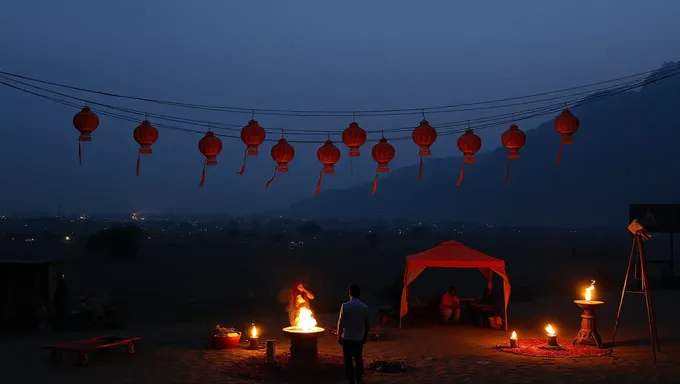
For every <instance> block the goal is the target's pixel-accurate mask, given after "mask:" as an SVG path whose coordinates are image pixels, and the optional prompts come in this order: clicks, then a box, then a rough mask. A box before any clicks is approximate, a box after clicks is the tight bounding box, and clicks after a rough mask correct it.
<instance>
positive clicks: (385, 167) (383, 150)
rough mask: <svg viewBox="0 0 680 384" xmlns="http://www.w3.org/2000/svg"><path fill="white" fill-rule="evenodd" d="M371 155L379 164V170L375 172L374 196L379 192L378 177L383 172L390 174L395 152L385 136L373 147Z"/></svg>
mask: <svg viewBox="0 0 680 384" xmlns="http://www.w3.org/2000/svg"><path fill="white" fill-rule="evenodd" d="M371 155H372V156H373V160H375V162H376V163H378V168H377V169H376V170H375V178H374V179H373V193H372V194H373V195H375V192H376V191H377V190H378V175H379V174H380V173H381V172H389V171H390V168H389V165H390V161H392V159H394V155H395V150H394V147H393V146H392V144H390V143H388V142H387V139H386V138H385V136H383V137H382V138H381V139H380V141H378V144H376V145H374V146H373V149H372V150H371Z"/></svg>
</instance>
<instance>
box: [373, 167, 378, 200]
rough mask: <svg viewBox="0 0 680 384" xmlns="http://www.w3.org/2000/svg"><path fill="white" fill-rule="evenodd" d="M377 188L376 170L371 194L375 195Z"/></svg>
mask: <svg viewBox="0 0 680 384" xmlns="http://www.w3.org/2000/svg"><path fill="white" fill-rule="evenodd" d="M377 190H378V170H376V171H375V178H374V179H373V193H372V194H373V195H375V191H377Z"/></svg>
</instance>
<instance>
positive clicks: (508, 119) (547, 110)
mask: <svg viewBox="0 0 680 384" xmlns="http://www.w3.org/2000/svg"><path fill="white" fill-rule="evenodd" d="M678 74H680V71H678V72H673V73H667V74H665V75H662V76H658V77H656V78H653V79H646V80H644V81H642V82H634V83H631V84H629V85H627V86H620V87H618V88H617V89H616V90H612V91H609V92H601V93H596V94H593V95H592V96H589V97H586V98H583V99H580V100H575V101H573V102H571V103H568V104H567V105H566V106H565V105H562V103H559V104H556V105H551V106H546V107H542V108H538V109H534V110H530V111H525V112H524V113H522V112H520V113H517V112H516V113H511V114H505V115H506V116H504V117H503V119H500V118H498V119H489V120H487V121H485V122H481V123H480V124H474V125H472V124H467V122H468V121H464V122H461V123H466V124H465V125H466V128H461V129H448V130H447V129H441V130H439V131H438V135H439V136H449V135H454V134H459V133H462V132H464V131H465V130H466V129H467V125H469V128H471V129H473V130H476V131H479V130H483V129H487V128H492V127H497V126H500V125H505V124H509V123H513V122H519V121H523V120H528V119H532V118H536V117H540V116H545V115H549V114H554V113H556V112H559V111H560V110H562V109H564V108H565V107H569V108H576V107H580V106H583V105H587V104H591V103H594V102H598V101H601V100H604V99H607V98H610V97H613V96H615V95H618V94H620V93H623V92H627V91H630V90H633V89H636V88H639V87H643V86H646V85H649V84H652V83H656V82H659V81H662V80H665V79H668V78H670V77H673V76H676V75H678ZM0 85H3V86H6V87H9V88H11V89H14V90H17V91H20V92H25V93H28V94H31V95H34V96H37V97H40V98H43V99H45V100H48V101H52V102H55V103H58V104H62V105H65V106H68V107H72V108H78V109H79V108H81V107H82V105H79V104H77V103H75V102H72V101H68V100H62V99H58V98H55V97H52V96H48V95H44V94H40V93H38V92H34V91H31V90H28V89H25V88H22V87H19V86H17V85H14V84H10V83H7V82H4V81H0ZM75 99H77V100H78V98H75ZM78 101H82V100H78ZM101 106H103V107H105V108H111V107H110V106H107V105H104V104H101ZM120 109H122V111H120V112H123V113H131V112H129V111H127V110H126V109H124V108H120ZM93 110H94V111H95V112H97V113H98V114H101V115H102V116H107V117H111V118H114V119H119V120H124V121H129V122H134V123H139V119H138V118H136V117H132V116H126V115H122V114H120V113H116V112H110V111H107V110H104V109H99V108H96V109H93ZM132 111H135V112H132V113H133V114H136V115H139V114H143V113H140V112H139V111H136V110H132ZM480 120H481V119H480ZM179 122H180V123H185V124H191V122H187V121H179ZM154 125H155V126H157V127H158V128H163V129H168V130H174V131H180V132H188V133H196V134H204V133H205V131H202V130H195V129H189V128H185V127H177V126H174V125H168V124H163V123H155V124H154ZM456 125H462V124H458V123H456ZM409 129H413V128H409ZM316 133H318V132H316ZM323 133H324V135H328V134H329V132H328V131H325V132H323ZM300 135H306V134H300ZM217 136H220V137H224V138H230V139H240V136H238V135H228V134H217ZM410 139H412V138H411V136H410V135H408V136H397V137H389V140H390V141H402V140H410ZM265 141H268V142H277V141H278V140H277V139H266V140H265ZM324 141H325V140H289V142H291V143H301V144H323V143H324ZM377 141H378V139H377V138H376V139H372V140H368V142H377Z"/></svg>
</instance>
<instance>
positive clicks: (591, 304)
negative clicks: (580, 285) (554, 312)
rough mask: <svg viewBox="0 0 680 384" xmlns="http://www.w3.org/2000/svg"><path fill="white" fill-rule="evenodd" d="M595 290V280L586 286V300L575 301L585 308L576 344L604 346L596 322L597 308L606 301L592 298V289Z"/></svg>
mask: <svg viewBox="0 0 680 384" xmlns="http://www.w3.org/2000/svg"><path fill="white" fill-rule="evenodd" d="M594 290H595V280H593V281H592V283H590V287H588V288H586V294H585V300H574V303H575V304H576V305H578V306H579V307H581V308H583V313H582V314H581V329H580V330H579V331H578V334H577V335H576V338H575V339H574V344H591V345H593V344H594V345H596V346H597V347H598V348H599V347H601V346H602V337H600V334H599V333H598V332H597V323H596V322H595V308H596V307H597V306H600V305H602V304H604V301H597V300H591V299H592V291H594Z"/></svg>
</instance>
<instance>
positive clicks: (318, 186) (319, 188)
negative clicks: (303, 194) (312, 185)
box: [314, 169, 323, 197]
mask: <svg viewBox="0 0 680 384" xmlns="http://www.w3.org/2000/svg"><path fill="white" fill-rule="evenodd" d="M321 180H323V169H322V170H321V174H320V175H319V181H317V182H316V192H314V196H315V197H316V195H318V194H319V191H321Z"/></svg>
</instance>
